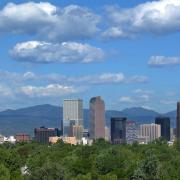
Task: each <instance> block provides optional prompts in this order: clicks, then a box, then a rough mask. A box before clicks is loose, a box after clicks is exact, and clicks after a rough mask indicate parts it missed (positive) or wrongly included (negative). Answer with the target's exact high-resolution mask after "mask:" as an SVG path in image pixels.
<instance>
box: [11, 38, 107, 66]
mask: <svg viewBox="0 0 180 180" xmlns="http://www.w3.org/2000/svg"><path fill="white" fill-rule="evenodd" d="M10 54H11V56H12V58H14V59H15V60H17V61H22V62H29V63H76V62H81V63H90V62H93V61H100V60H103V58H104V52H103V50H102V49H100V48H96V47H93V46H91V45H89V44H81V43H76V42H63V43H60V44H57V43H56V44H54V43H47V42H40V41H28V42H23V43H18V44H16V45H15V47H14V48H13V49H12V50H11V52H10Z"/></svg>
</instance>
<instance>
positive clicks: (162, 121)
mask: <svg viewBox="0 0 180 180" xmlns="http://www.w3.org/2000/svg"><path fill="white" fill-rule="evenodd" d="M155 124H159V125H161V137H163V138H164V139H166V140H167V141H170V118H168V117H157V118H156V119H155Z"/></svg>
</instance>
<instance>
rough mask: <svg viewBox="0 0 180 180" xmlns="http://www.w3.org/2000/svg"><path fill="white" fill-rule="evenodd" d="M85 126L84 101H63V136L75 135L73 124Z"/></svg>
mask: <svg viewBox="0 0 180 180" xmlns="http://www.w3.org/2000/svg"><path fill="white" fill-rule="evenodd" d="M75 125H78V126H82V127H83V101H82V100H81V99H65V100H64V102H63V136H74V135H73V134H72V132H73V131H72V129H73V126H75Z"/></svg>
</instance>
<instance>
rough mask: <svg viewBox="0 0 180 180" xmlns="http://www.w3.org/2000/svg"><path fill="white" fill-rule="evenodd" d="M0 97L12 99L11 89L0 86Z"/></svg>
mask: <svg viewBox="0 0 180 180" xmlns="http://www.w3.org/2000/svg"><path fill="white" fill-rule="evenodd" d="M0 97H1V98H12V97H13V92H12V89H11V88H9V87H8V86H6V85H3V84H0ZM1 100H2V99H1Z"/></svg>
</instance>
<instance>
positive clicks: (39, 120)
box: [0, 104, 176, 135]
mask: <svg viewBox="0 0 180 180" xmlns="http://www.w3.org/2000/svg"><path fill="white" fill-rule="evenodd" d="M83 112H84V126H85V128H88V123H89V110H88V109H84V111H83ZM62 113H63V110H62V107H61V106H55V105H50V104H42V105H35V106H30V107H24V108H19V109H7V110H4V111H1V112H0V124H1V125H0V133H1V134H3V135H13V134H15V133H28V134H31V135H33V130H34V128H36V127H40V126H46V127H58V128H60V126H61V120H62ZM161 115H163V116H168V117H170V118H171V126H172V127H173V126H174V125H175V117H176V111H170V112H167V113H164V114H161V113H158V112H156V111H153V110H149V109H145V108H142V107H132V108H126V109H123V110H122V111H118V110H106V125H107V126H110V118H111V117H116V116H121V117H122V116H125V117H127V118H128V120H134V121H136V122H137V124H141V123H152V122H154V118H155V117H157V116H161Z"/></svg>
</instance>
